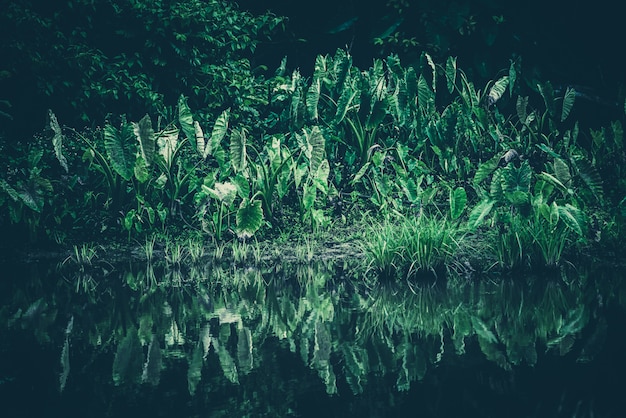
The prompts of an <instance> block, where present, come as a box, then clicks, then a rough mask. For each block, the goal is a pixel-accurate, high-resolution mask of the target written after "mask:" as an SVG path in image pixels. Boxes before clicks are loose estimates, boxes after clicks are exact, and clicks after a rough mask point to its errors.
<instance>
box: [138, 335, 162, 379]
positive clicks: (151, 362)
mask: <svg viewBox="0 0 626 418" xmlns="http://www.w3.org/2000/svg"><path fill="white" fill-rule="evenodd" d="M162 363H163V356H162V355H161V347H159V342H158V340H157V336H156V335H153V336H152V340H151V341H150V345H148V356H147V358H146V362H145V363H144V365H143V373H142V374H141V382H142V383H146V382H147V383H149V384H151V385H152V386H158V384H159V381H160V379H161V369H162Z"/></svg>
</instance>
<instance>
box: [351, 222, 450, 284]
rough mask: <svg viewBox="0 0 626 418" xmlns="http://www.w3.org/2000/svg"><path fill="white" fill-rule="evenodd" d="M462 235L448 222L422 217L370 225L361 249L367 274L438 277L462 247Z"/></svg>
mask: <svg viewBox="0 0 626 418" xmlns="http://www.w3.org/2000/svg"><path fill="white" fill-rule="evenodd" d="M460 237H461V232H460V231H459V229H458V227H457V226H456V225H453V224H451V223H450V222H449V221H448V220H446V219H440V218H437V217H433V216H427V215H422V216H419V217H401V218H400V219H397V220H396V221H395V222H394V221H393V220H385V221H383V222H381V223H374V224H372V225H370V228H369V230H368V233H367V236H365V237H364V240H363V243H362V244H361V245H362V248H363V252H364V254H365V257H366V259H367V262H368V264H367V269H368V271H374V272H376V273H377V274H378V275H379V276H380V277H385V278H393V277H401V276H405V277H407V278H408V277H412V276H416V275H419V274H421V273H428V272H430V273H434V274H435V275H437V274H438V272H440V271H441V270H442V269H443V268H445V267H446V265H447V263H448V262H449V261H450V259H451V257H452V256H453V255H454V254H455V252H456V251H457V249H458V247H459V239H460Z"/></svg>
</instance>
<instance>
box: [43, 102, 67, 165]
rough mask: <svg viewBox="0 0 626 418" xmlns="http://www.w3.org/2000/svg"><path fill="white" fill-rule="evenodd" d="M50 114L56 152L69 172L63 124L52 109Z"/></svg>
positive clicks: (60, 161) (60, 162) (58, 158)
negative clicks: (60, 123) (64, 145)
mask: <svg viewBox="0 0 626 418" xmlns="http://www.w3.org/2000/svg"><path fill="white" fill-rule="evenodd" d="M48 116H49V117H50V128H51V129H52V131H53V132H54V136H53V137H52V146H53V147H54V154H55V155H56V157H57V160H58V161H59V164H61V167H63V169H64V170H65V172H66V173H67V172H69V168H68V166H67V158H65V156H64V155H63V132H62V131H61V126H59V122H58V121H57V117H56V116H55V115H54V113H52V110H48Z"/></svg>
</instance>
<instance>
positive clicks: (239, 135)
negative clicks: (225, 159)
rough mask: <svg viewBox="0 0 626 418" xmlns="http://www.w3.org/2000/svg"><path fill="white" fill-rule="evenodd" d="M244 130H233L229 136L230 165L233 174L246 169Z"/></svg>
mask: <svg viewBox="0 0 626 418" xmlns="http://www.w3.org/2000/svg"><path fill="white" fill-rule="evenodd" d="M246 161H247V154H246V130H245V129H244V128H241V129H238V130H234V131H233V133H232V135H231V136H230V163H231V164H232V166H233V170H235V173H239V172H241V171H243V170H244V169H245V168H246Z"/></svg>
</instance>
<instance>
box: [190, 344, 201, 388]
mask: <svg viewBox="0 0 626 418" xmlns="http://www.w3.org/2000/svg"><path fill="white" fill-rule="evenodd" d="M203 354H204V353H203V349H202V344H196V347H195V348H194V350H193V354H192V356H191V361H190V362H189V368H188V369H187V388H188V389H189V394H190V395H192V396H193V395H194V394H195V393H196V388H197V387H198V383H200V379H201V378H202V357H203Z"/></svg>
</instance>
